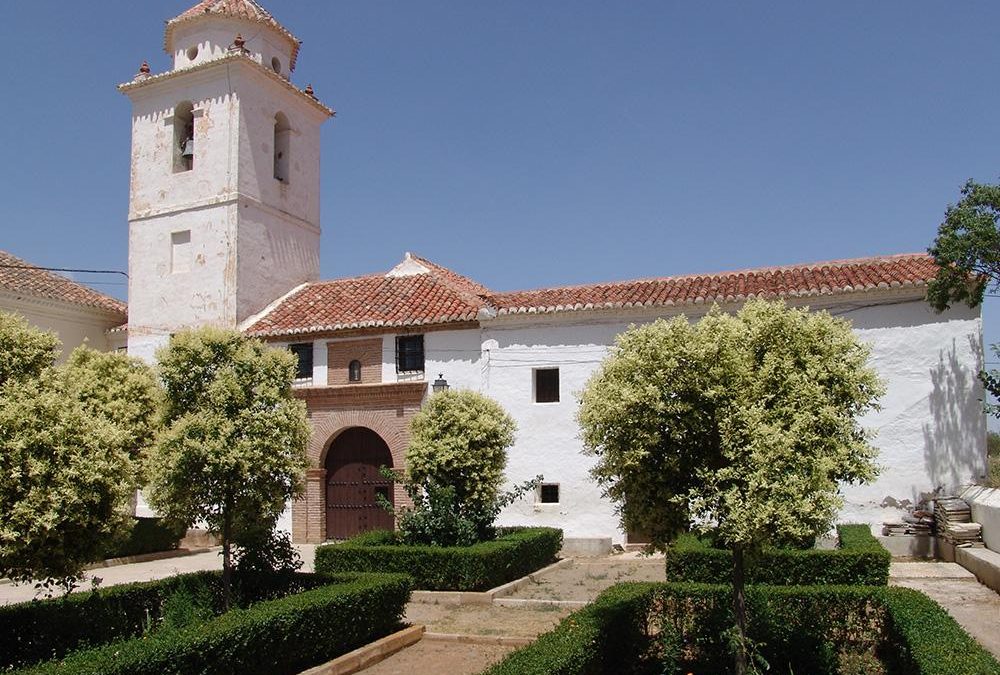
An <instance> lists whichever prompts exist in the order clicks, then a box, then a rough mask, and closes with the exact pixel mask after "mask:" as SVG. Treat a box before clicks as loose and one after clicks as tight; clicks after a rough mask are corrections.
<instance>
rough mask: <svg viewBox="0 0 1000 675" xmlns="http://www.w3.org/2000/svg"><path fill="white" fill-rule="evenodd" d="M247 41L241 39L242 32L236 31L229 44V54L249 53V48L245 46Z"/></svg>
mask: <svg viewBox="0 0 1000 675" xmlns="http://www.w3.org/2000/svg"><path fill="white" fill-rule="evenodd" d="M246 44H247V41H246V40H244V39H243V34H242V33H237V34H236V37H234V38H233V44H231V45H229V53H231V54H249V53H250V50H248V49H247V48H246Z"/></svg>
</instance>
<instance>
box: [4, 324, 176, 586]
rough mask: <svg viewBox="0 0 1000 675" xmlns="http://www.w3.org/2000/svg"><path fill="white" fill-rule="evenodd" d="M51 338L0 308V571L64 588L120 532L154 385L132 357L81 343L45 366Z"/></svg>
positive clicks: (149, 426) (151, 421)
mask: <svg viewBox="0 0 1000 675" xmlns="http://www.w3.org/2000/svg"><path fill="white" fill-rule="evenodd" d="M58 345H59V342H58V340H57V339H56V338H55V336H53V335H51V334H49V333H45V332H42V331H39V330H37V329H34V328H31V327H29V326H28V325H27V323H26V322H25V321H24V320H23V319H20V318H19V317H12V316H11V315H5V314H0V347H2V351H0V364H2V365H0V368H2V369H3V372H4V375H3V377H4V378H5V383H4V384H3V385H2V386H0V475H2V476H3V477H4V479H3V480H2V481H0V576H10V577H11V578H12V579H14V580H16V581H28V580H30V579H35V580H42V582H43V585H53V584H55V585H59V586H62V587H64V588H66V589H67V590H68V589H69V588H71V587H72V585H73V584H74V583H75V582H76V581H77V580H78V579H79V578H80V576H81V574H82V570H83V566H84V565H85V564H86V563H89V562H92V561H94V560H98V559H100V558H101V557H103V555H104V553H105V550H106V549H107V547H108V546H111V545H113V544H114V542H115V540H117V539H118V538H119V537H121V536H123V535H124V533H125V532H126V531H127V529H128V526H129V524H130V518H129V515H130V511H129V509H128V506H129V503H130V496H131V495H133V494H134V492H135V489H136V487H137V486H138V483H139V469H140V461H139V457H138V455H137V453H136V452H135V451H134V449H135V448H136V447H138V446H137V445H136V439H139V442H140V443H147V442H148V440H149V438H150V436H151V434H152V430H153V429H154V428H155V413H156V405H155V401H156V398H157V395H156V391H157V384H156V382H155V380H154V379H153V377H152V375H151V373H150V371H149V370H148V368H146V367H145V366H143V365H142V364H140V363H138V362H136V361H134V360H132V359H129V358H128V357H126V356H124V355H117V354H99V353H97V352H94V351H93V350H91V349H88V348H86V347H81V348H79V349H78V350H76V352H74V354H73V357H71V359H70V361H69V363H67V364H65V365H63V366H60V367H58V368H56V367H53V365H52V364H53V361H54V359H55V355H56V353H57V348H58ZM95 364H103V366H102V367H100V368H98V367H95ZM118 396H122V397H128V398H129V399H130V400H129V401H127V402H121V401H117V400H116V398H117V397H118ZM146 404H148V405H146ZM140 430H145V431H141V432H140Z"/></svg>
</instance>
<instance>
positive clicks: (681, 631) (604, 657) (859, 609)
mask: <svg viewBox="0 0 1000 675" xmlns="http://www.w3.org/2000/svg"><path fill="white" fill-rule="evenodd" d="M730 593H731V590H730V588H729V587H728V586H723V585H709V584H694V583H667V584H652V583H642V584H640V583H626V584H619V585H617V586H613V587H612V588H610V589H608V590H607V591H605V592H604V593H602V594H601V596H599V597H598V598H597V600H595V601H594V602H593V603H592V604H591V605H588V606H587V607H585V608H583V609H581V610H579V611H577V612H574V613H573V614H571V615H570V616H568V617H567V618H566V619H564V620H563V621H562V622H561V623H560V624H559V625H558V626H556V628H555V629H553V630H552V631H550V632H549V633H546V634H544V635H542V636H540V637H539V638H538V640H536V641H535V642H534V643H532V644H531V645H529V646H527V647H524V648H522V649H520V650H517V651H515V652H513V653H511V654H510V655H509V656H508V657H507V658H506V659H505V660H504V661H502V662H500V663H499V664H497V665H495V666H494V667H492V668H490V669H489V670H487V671H485V673H488V675H508V674H510V675H514V674H517V675H522V674H523V675H534V674H536V673H537V674H539V675H541V674H542V673H556V674H559V675H576V674H580V675H584V674H586V675H592V674H596V673H611V672H613V673H622V674H627V673H639V672H662V673H674V672H680V673H687V672H698V673H722V672H727V671H728V670H729V668H730V667H731V664H732V657H731V655H730V653H729V652H728V644H727V639H726V637H725V634H724V633H725V629H726V628H727V627H728V626H729V625H730V624H731V618H730V614H729V612H730V602H731V598H730ZM747 603H748V618H749V623H748V626H747V630H748V636H749V637H750V639H751V640H752V642H753V643H754V644H756V645H757V648H758V651H757V656H758V657H759V658H762V659H763V660H764V661H766V662H767V663H768V664H769V672H774V673H810V674H814V675H825V674H829V675H833V674H835V673H841V674H846V673H851V672H858V673H862V672H863V673H871V674H876V673H880V672H885V673H892V674H894V675H895V674H898V675H904V674H905V675H945V674H946V673H947V674H949V675H1000V663H998V662H997V661H996V660H995V659H994V658H993V657H992V656H991V655H990V654H989V653H988V652H986V650H984V649H983V648H982V647H981V646H980V645H979V644H978V643H976V642H975V640H973V639H972V638H971V637H969V635H968V634H967V633H965V631H963V630H962V628H961V627H960V626H959V625H958V624H957V623H956V622H955V620H954V619H952V618H951V617H950V616H949V615H948V614H947V613H946V612H945V611H944V610H943V609H941V607H940V606H939V605H937V603H935V602H934V601H933V600H931V599H930V598H928V597H927V596H925V595H923V594H922V593H919V592H917V591H913V590H910V589H905V588H894V587H873V586H811V587H795V586H764V585H757V586H751V587H748V588H747ZM648 627H651V628H652V630H647V629H648ZM605 664H607V665H605Z"/></svg>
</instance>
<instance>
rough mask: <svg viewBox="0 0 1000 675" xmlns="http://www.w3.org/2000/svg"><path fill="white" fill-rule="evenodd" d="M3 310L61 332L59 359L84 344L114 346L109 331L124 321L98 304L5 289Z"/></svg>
mask: <svg viewBox="0 0 1000 675" xmlns="http://www.w3.org/2000/svg"><path fill="white" fill-rule="evenodd" d="M0 310H2V311H4V312H12V313H14V314H20V315H21V316H23V317H24V318H25V319H27V321H28V323H30V324H31V325H33V326H37V327H38V328H41V329H43V330H47V331H51V332H53V333H55V334H56V335H58V336H59V340H60V341H61V342H62V351H61V352H60V355H59V362H60V363H62V362H63V361H65V360H66V358H67V357H68V356H69V354H70V352H72V351H73V350H74V349H76V348H77V347H79V346H80V345H83V344H86V345H87V346H88V347H91V348H93V349H98V350H101V351H107V350H109V349H111V348H112V345H111V344H110V343H109V341H108V336H107V331H108V329H109V328H114V327H115V326H117V325H120V323H121V322H122V317H121V315H119V314H116V313H113V312H108V311H106V310H102V309H98V308H96V307H85V306H83V305H76V304H73V303H67V302H60V301H57V300H49V299H46V298H35V297H32V296H30V295H25V294H15V293H7V292H4V291H0Z"/></svg>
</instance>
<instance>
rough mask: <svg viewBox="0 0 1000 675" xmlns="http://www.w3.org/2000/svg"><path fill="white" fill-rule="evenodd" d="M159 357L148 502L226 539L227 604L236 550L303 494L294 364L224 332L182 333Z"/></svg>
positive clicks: (300, 406) (303, 430) (301, 415)
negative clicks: (159, 419) (162, 425)
mask: <svg viewBox="0 0 1000 675" xmlns="http://www.w3.org/2000/svg"><path fill="white" fill-rule="evenodd" d="M157 358H158V360H159V372H160V376H161V379H162V380H163V385H164V388H165V391H166V394H165V399H166V400H165V411H166V412H165V422H166V429H165V430H164V431H163V432H162V433H161V434H160V436H159V437H158V439H157V442H156V445H155V448H154V452H153V458H152V462H151V463H152V470H151V474H152V477H151V482H150V503H151V504H152V506H153V507H154V508H155V509H156V510H157V511H159V512H160V513H161V514H162V515H163V516H164V517H166V518H169V519H171V520H174V521H177V522H180V523H183V524H184V525H186V526H190V525H192V524H194V523H195V522H198V521H203V522H205V524H206V525H207V527H208V530H209V531H210V532H212V533H215V534H217V535H219V536H220V538H221V540H222V552H223V556H222V557H223V579H224V587H225V599H226V606H227V607H228V606H229V597H230V588H231V578H232V569H233V559H232V547H233V544H234V543H235V544H237V545H240V544H241V542H245V544H246V545H247V546H252V545H253V542H254V541H260V540H261V536H260V532H259V524H260V523H262V522H267V523H273V522H274V521H275V519H276V518H277V517H278V515H279V514H280V513H281V512H282V510H283V509H284V508H285V503H286V502H287V501H288V500H289V499H291V498H292V497H295V496H297V495H299V494H300V493H301V491H302V483H303V474H304V473H305V468H306V456H305V449H306V444H307V442H308V439H309V426H308V423H307V421H306V415H305V404H304V403H302V402H301V401H298V400H296V399H295V398H294V397H293V396H292V388H291V383H292V380H293V379H294V377H295V360H294V357H293V356H292V355H291V354H289V353H288V352H286V351H283V350H277V349H271V348H269V347H267V346H266V345H265V344H264V343H263V342H260V341H259V340H252V339H249V338H247V337H245V336H243V335H241V334H239V333H236V332H234V331H226V330H221V329H217V328H202V329H199V330H194V331H185V332H182V333H178V334H176V335H174V336H173V337H172V338H171V340H170V344H169V345H168V346H167V347H166V348H165V349H163V350H161V351H160V352H159V353H158V354H157Z"/></svg>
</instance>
